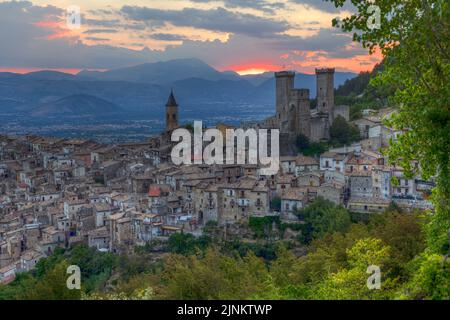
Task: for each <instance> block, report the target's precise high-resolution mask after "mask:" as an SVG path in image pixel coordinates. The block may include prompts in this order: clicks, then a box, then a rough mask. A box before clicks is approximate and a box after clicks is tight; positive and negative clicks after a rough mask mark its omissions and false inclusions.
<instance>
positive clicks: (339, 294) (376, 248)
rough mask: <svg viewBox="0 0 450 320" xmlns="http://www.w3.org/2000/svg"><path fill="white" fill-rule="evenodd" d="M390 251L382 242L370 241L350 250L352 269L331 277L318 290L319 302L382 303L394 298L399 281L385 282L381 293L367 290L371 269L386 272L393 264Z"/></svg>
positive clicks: (368, 239)
mask: <svg viewBox="0 0 450 320" xmlns="http://www.w3.org/2000/svg"><path fill="white" fill-rule="evenodd" d="M389 250H390V248H389V247H386V246H383V244H382V241H381V240H379V239H374V238H366V239H361V240H359V241H357V242H356V243H355V244H354V245H353V246H352V247H351V248H350V249H348V250H347V255H348V264H349V267H348V268H344V269H341V270H340V271H339V272H337V273H333V274H330V276H329V278H328V279H327V280H325V281H324V282H322V283H320V284H319V285H318V286H317V288H316V289H315V290H314V293H313V297H314V298H316V299H344V300H348V299H380V298H390V297H391V296H392V295H393V292H392V289H393V288H394V287H395V281H392V280H391V279H382V284H381V289H380V290H371V289H369V288H368V287H367V279H368V277H369V274H368V273H367V268H368V267H369V266H378V267H379V268H380V269H381V270H383V266H384V264H385V263H386V261H388V260H389Z"/></svg>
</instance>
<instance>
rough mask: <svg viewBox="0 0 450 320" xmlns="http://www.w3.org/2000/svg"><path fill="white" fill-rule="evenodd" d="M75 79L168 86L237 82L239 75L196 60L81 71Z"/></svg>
mask: <svg viewBox="0 0 450 320" xmlns="http://www.w3.org/2000/svg"><path fill="white" fill-rule="evenodd" d="M77 78H78V79H91V80H113V81H130V82H143V83H153V84H170V83H173V82H175V81H179V80H184V79H187V78H200V79H205V80H211V81H217V80H238V79H239V75H237V74H236V73H231V72H219V71H217V70H216V69H214V68H212V67H211V66H209V65H208V64H206V63H204V62H203V61H201V60H198V59H177V60H170V61H162V62H155V63H145V64H140V65H137V66H133V67H127V68H120V69H114V70H110V71H104V72H98V71H81V72H80V73H78V74H77Z"/></svg>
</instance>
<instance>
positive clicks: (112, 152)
mask: <svg viewBox="0 0 450 320" xmlns="http://www.w3.org/2000/svg"><path fill="white" fill-rule="evenodd" d="M333 73H334V70H332V69H320V70H318V71H317V75H318V90H317V91H318V97H317V101H318V102H317V108H316V109H311V107H310V105H309V92H308V91H307V90H305V89H294V88H293V76H294V75H293V73H291V72H281V73H277V74H276V77H277V102H276V115H275V116H274V117H272V118H269V119H267V120H266V121H265V122H263V123H260V124H257V125H256V126H257V127H260V128H280V132H281V134H280V143H281V144H282V149H284V151H285V152H283V153H282V156H281V158H280V170H279V171H278V174H276V175H271V176H264V175H261V174H260V170H261V168H260V167H259V166H258V165H252V164H247V165H237V164H236V165H230V164H224V165H205V164H192V165H183V166H175V165H173V164H172V163H171V161H170V150H171V147H172V145H173V144H172V142H171V141H170V134H171V132H172V131H173V130H175V129H176V128H178V127H179V115H178V108H179V106H178V104H177V102H176V99H175V96H174V94H173V92H172V93H171V94H170V96H169V99H168V102H167V104H166V130H165V131H164V132H163V133H162V134H161V135H158V136H156V137H150V138H149V139H148V140H147V141H145V142H136V143H124V144H115V145H104V144H100V143H98V142H95V141H91V140H81V139H62V138H51V137H39V136H30V135H28V136H18V137H12V136H0V283H9V282H11V281H12V280H13V279H14V278H15V276H16V275H17V274H18V273H20V272H24V271H29V270H31V269H33V268H34V266H35V265H36V263H37V262H38V261H39V260H40V259H42V258H44V257H47V256H49V255H51V254H52V252H54V250H55V249H56V248H57V247H65V248H70V247H73V246H75V245H77V244H80V243H84V244H87V245H88V246H90V247H95V248H97V249H98V250H99V251H104V252H116V253H120V252H127V251H129V250H133V248H135V247H136V246H142V245H145V244H146V243H149V242H151V241H153V240H155V239H158V240H161V241H165V240H167V239H168V237H170V236H171V235H172V234H174V233H180V232H183V233H190V234H192V235H194V236H199V235H202V232H203V228H204V227H205V226H207V225H208V224H210V223H215V224H216V225H217V226H218V227H219V228H221V229H222V230H223V232H229V233H233V232H234V233H239V232H240V231H239V230H240V229H239V226H241V225H245V224H246V223H248V220H249V219H250V217H266V216H277V217H279V218H280V219H281V220H282V221H290V222H301V221H300V220H299V218H298V216H297V215H296V214H295V213H296V211H297V210H298V209H301V208H305V207H307V206H308V205H309V204H310V203H311V202H313V201H314V200H315V199H317V198H319V197H321V198H324V199H326V200H329V201H331V202H333V203H335V204H336V205H342V206H344V207H346V208H347V209H348V210H349V211H352V212H362V213H368V214H376V213H377V212H383V211H384V210H385V209H386V208H387V207H388V206H389V205H390V204H391V203H392V202H393V203H395V204H396V205H397V206H399V207H401V208H402V209H404V210H405V211H408V210H413V209H415V208H421V209H426V208H431V203H430V202H429V201H428V200H427V197H428V195H429V194H430V191H431V189H432V188H433V186H434V183H433V181H424V180H422V179H421V177H412V178H411V177H406V176H405V175H404V172H403V169H402V168H401V167H398V166H391V165H388V161H387V159H386V158H385V156H383V155H382V153H381V152H380V151H381V149H382V148H383V147H386V146H387V145H388V143H389V140H390V139H395V138H396V136H397V135H398V134H399V133H398V132H395V131H393V130H391V129H389V128H387V127H386V126H385V125H384V124H383V119H384V118H385V117H389V116H390V115H391V114H392V112H394V111H393V110H391V109H388V108H386V109H381V110H378V111H375V110H364V111H363V118H361V119H359V120H356V121H354V122H353V124H354V125H355V126H356V127H357V128H358V129H359V133H360V137H361V140H360V141H358V142H355V143H352V144H351V145H347V146H343V147H339V148H331V149H329V150H327V151H326V152H324V153H322V154H320V156H317V157H309V156H305V155H303V154H302V153H301V150H295V149H293V145H294V140H295V136H296V135H298V134H299V133H302V134H303V135H305V136H307V137H308V138H310V139H311V140H312V141H320V140H324V139H328V138H329V128H330V125H331V123H332V121H333V120H334V119H336V118H337V117H338V116H341V117H343V118H344V119H345V120H346V121H349V116H348V107H347V108H346V107H345V106H337V107H335V106H334V95H333ZM217 128H218V129H219V130H225V129H226V128H230V126H227V125H225V124H219V125H217ZM394 181H396V182H395V183H394Z"/></svg>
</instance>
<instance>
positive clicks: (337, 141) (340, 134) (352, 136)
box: [330, 116, 361, 146]
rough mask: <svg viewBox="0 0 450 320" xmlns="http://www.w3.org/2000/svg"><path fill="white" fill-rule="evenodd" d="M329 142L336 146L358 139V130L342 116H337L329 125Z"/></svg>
mask: <svg viewBox="0 0 450 320" xmlns="http://www.w3.org/2000/svg"><path fill="white" fill-rule="evenodd" d="M330 138H331V143H332V144H333V145H336V146H341V145H345V144H350V143H352V142H354V141H358V140H360V139H361V138H360V136H359V130H358V128H356V127H355V126H353V125H351V124H349V123H348V122H347V121H346V120H345V119H344V118H343V117H341V116H337V117H336V119H334V121H333V124H332V125H331V127H330Z"/></svg>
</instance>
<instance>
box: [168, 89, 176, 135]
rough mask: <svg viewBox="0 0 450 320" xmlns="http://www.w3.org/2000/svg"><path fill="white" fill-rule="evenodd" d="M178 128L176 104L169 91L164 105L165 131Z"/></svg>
mask: <svg viewBox="0 0 450 320" xmlns="http://www.w3.org/2000/svg"><path fill="white" fill-rule="evenodd" d="M176 128H178V104H177V102H176V100H175V97H174V95H173V90H171V92H170V95H169V99H168V100H167V103H166V131H172V130H174V129H176Z"/></svg>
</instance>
